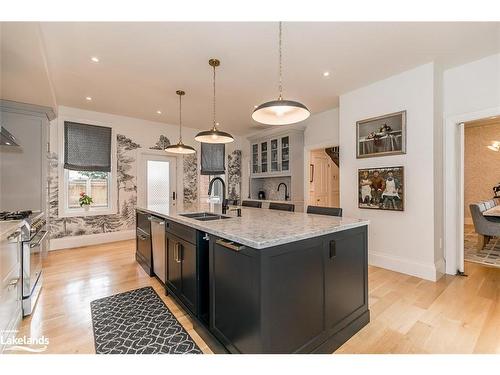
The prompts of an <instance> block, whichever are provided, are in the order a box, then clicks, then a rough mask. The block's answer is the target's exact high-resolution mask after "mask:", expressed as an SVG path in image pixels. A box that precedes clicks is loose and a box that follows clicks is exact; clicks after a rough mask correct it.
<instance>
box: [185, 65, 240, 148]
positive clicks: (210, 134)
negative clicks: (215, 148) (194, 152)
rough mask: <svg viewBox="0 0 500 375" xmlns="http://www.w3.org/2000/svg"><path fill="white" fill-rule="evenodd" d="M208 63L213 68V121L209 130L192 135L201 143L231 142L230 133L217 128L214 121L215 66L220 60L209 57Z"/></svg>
mask: <svg viewBox="0 0 500 375" xmlns="http://www.w3.org/2000/svg"><path fill="white" fill-rule="evenodd" d="M208 65H210V66H211V67H212V68H213V71H214V72H213V90H214V99H213V123H214V126H213V127H212V129H210V130H204V131H202V132H199V133H198V134H196V137H194V140H195V141H198V142H203V143H231V142H233V141H234V138H233V136H232V135H231V134H229V133H226V132H223V131H220V130H219V129H217V125H218V123H217V122H215V68H216V67H217V66H219V65H220V61H219V60H217V59H210V60H209V61H208Z"/></svg>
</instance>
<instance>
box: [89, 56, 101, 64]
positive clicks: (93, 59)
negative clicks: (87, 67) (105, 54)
mask: <svg viewBox="0 0 500 375" xmlns="http://www.w3.org/2000/svg"><path fill="white" fill-rule="evenodd" d="M90 60H92V62H95V63H98V62H99V58H98V57H95V56H92V57H91V58H90Z"/></svg>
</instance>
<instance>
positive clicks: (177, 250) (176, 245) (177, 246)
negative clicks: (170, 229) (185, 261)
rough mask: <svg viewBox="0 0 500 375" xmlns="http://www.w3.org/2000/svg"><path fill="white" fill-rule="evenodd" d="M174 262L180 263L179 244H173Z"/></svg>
mask: <svg viewBox="0 0 500 375" xmlns="http://www.w3.org/2000/svg"><path fill="white" fill-rule="evenodd" d="M175 261H176V262H177V263H180V262H182V245H181V244H180V243H179V242H176V244H175Z"/></svg>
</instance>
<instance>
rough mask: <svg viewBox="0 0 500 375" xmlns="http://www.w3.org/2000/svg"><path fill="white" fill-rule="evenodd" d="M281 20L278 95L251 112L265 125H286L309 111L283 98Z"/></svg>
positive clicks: (307, 115)
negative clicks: (276, 98)
mask: <svg viewBox="0 0 500 375" xmlns="http://www.w3.org/2000/svg"><path fill="white" fill-rule="evenodd" d="M281 39H282V38H281V22H280V23H279V78H280V79H279V97H278V100H272V101H269V102H265V103H263V104H261V105H259V106H258V107H257V108H255V109H254V111H253V113H252V119H254V120H255V121H257V122H260V123H261V124H266V125H288V124H295V123H296V122H300V121H304V120H305V119H306V118H308V117H309V116H310V115H311V113H310V112H309V109H307V107H306V106H305V105H304V104H302V103H299V102H296V101H294V100H284V99H283V84H282V83H283V77H282V62H281V55H282V53H281V50H282V48H281V44H282V43H281Z"/></svg>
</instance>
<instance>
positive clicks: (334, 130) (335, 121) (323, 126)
mask: <svg viewBox="0 0 500 375" xmlns="http://www.w3.org/2000/svg"><path fill="white" fill-rule="evenodd" d="M304 125H305V126H306V128H305V130H304V148H305V149H307V150H313V149H315V148H322V147H327V146H338V145H339V109H338V108H333V109H329V110H328V111H324V112H320V113H316V114H314V115H312V116H311V117H309V118H308V119H307V120H306V121H304Z"/></svg>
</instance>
